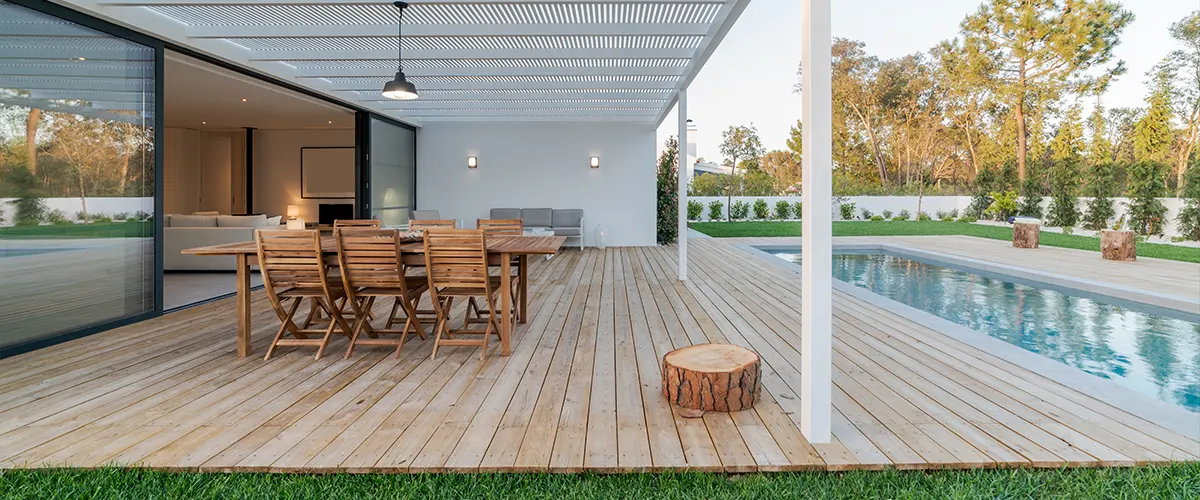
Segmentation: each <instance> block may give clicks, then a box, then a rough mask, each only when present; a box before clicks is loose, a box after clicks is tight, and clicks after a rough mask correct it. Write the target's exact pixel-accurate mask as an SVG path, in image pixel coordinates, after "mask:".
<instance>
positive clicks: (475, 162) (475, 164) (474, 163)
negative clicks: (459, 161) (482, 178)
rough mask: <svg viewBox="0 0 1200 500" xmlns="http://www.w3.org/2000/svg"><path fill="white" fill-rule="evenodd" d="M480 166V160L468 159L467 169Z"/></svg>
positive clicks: (469, 157)
mask: <svg viewBox="0 0 1200 500" xmlns="http://www.w3.org/2000/svg"><path fill="white" fill-rule="evenodd" d="M478 166H479V158H476V157H474V156H468V157H467V168H475V167H478Z"/></svg>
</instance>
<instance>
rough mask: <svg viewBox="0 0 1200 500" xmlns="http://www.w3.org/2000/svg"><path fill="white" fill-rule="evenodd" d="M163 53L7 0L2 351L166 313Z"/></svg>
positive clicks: (0, 8) (1, 8)
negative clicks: (160, 122) (160, 264)
mask: <svg viewBox="0 0 1200 500" xmlns="http://www.w3.org/2000/svg"><path fill="white" fill-rule="evenodd" d="M46 8H47V9H49V10H50V11H51V12H56V13H62V14H63V16H70V15H71V13H69V12H66V11H65V10H63V9H62V8H59V7H56V6H47V7H46ZM79 20H80V22H85V23H89V24H94V23H92V21H85V20H81V19H79ZM160 56H161V47H154V46H151V45H147V44H142V43H137V42H134V41H131V40H129V39H126V38H122V37H118V36H114V35H112V34H109V33H107V32H103V31H99V30H97V29H93V28H91V27H86V26H84V25H82V24H79V23H76V22H72V21H68V20H66V19H64V18H61V17H56V16H54V15H50V14H47V13H45V12H42V11H39V10H34V9H32V8H29V7H25V6H21V5H18V4H16V3H11V2H6V1H3V0H0V290H3V292H0V355H3V354H5V353H6V352H14V351H20V350H25V349H26V348H28V346H30V345H33V344H38V343H39V342H42V343H44V342H45V341H47V339H49V338H51V337H56V336H61V335H64V334H72V333H74V334H80V333H84V332H86V331H87V330H88V329H95V328H100V327H104V326H111V325H112V324H114V323H115V322H119V321H122V320H130V319H132V318H137V317H139V316H146V315H149V314H153V313H155V312H156V311H157V310H158V307H157V305H156V303H157V295H158V292H157V283H158V278H157V264H156V256H157V250H156V248H157V245H156V239H155V233H156V231H155V221H154V219H155V216H156V213H155V208H156V198H155V197H156V192H157V190H156V182H155V174H156V172H155V164H156V161H155V156H156V150H155V134H156V129H155V112H156V106H155V98H156V83H157V71H156V70H157V65H158V64H159V62H158V61H159V57H160ZM19 346H23V347H19Z"/></svg>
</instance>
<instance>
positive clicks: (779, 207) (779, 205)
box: [775, 200, 792, 219]
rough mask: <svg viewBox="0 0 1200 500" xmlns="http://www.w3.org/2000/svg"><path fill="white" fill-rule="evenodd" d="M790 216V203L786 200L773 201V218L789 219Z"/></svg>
mask: <svg viewBox="0 0 1200 500" xmlns="http://www.w3.org/2000/svg"><path fill="white" fill-rule="evenodd" d="M791 217H792V204H791V203H789V202H788V201H787V200H779V201H777V202H775V218H776V219H790V218H791Z"/></svg>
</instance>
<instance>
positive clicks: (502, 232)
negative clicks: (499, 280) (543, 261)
mask: <svg viewBox="0 0 1200 500" xmlns="http://www.w3.org/2000/svg"><path fill="white" fill-rule="evenodd" d="M475 227H476V228H478V229H481V230H483V234H484V235H485V236H487V237H494V236H521V235H523V234H525V223H524V221H522V220H521V219H478V220H476V221H475ZM510 264H511V265H510V269H511V272H512V274H511V279H510V280H509V283H510V284H511V285H512V296H513V298H518V297H517V295H518V294H519V292H520V290H521V267H520V266H521V258H520V257H513V258H512V262H511V263H510ZM488 265H490V266H492V267H499V266H500V257H498V256H493V257H489V258H488ZM516 304H517V301H516V300H514V301H513V308H512V314H513V317H514V318H516V317H517V314H518V309H519V308H518V307H517V306H516ZM474 312H475V314H476V315H477V316H478V314H479V311H474Z"/></svg>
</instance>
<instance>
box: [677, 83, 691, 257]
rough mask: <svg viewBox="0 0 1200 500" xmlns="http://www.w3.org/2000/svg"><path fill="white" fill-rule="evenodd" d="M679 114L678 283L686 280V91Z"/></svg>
mask: <svg viewBox="0 0 1200 500" xmlns="http://www.w3.org/2000/svg"><path fill="white" fill-rule="evenodd" d="M676 111H677V112H678V113H679V148H678V151H679V152H678V154H676V158H677V160H676V163H678V166H679V196H678V198H679V237H678V239H677V241H678V242H679V243H678V245H679V281H684V280H686V279H687V240H688V239H687V235H688V227H687V202H688V199H687V185H688V170H687V167H688V165H687V157H688V151H687V144H688V143H687V140H688V139H687V89H680V91H679V105H678V106H677V107H676Z"/></svg>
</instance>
